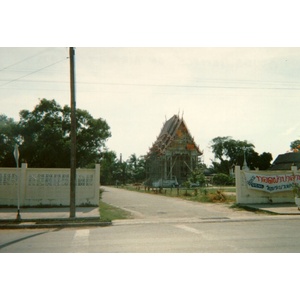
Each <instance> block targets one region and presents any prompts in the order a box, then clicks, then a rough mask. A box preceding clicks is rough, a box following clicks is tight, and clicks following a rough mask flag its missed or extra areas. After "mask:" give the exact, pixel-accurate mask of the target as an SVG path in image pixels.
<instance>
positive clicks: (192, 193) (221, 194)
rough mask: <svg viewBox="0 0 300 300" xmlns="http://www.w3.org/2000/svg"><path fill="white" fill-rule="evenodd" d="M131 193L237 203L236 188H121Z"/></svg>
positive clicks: (129, 186) (128, 186) (127, 186)
mask: <svg viewBox="0 0 300 300" xmlns="http://www.w3.org/2000/svg"><path fill="white" fill-rule="evenodd" d="M121 187H122V188H124V189H127V190H130V191H137V192H141V193H150V194H159V195H165V196H168V197H177V198H182V199H185V200H190V201H195V202H203V203H207V202H212V203H227V204H233V203H235V201H236V193H235V191H236V189H235V187H201V188H163V189H147V188H144V187H137V186H134V185H126V186H121Z"/></svg>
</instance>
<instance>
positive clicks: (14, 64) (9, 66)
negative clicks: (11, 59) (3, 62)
mask: <svg viewBox="0 0 300 300" xmlns="http://www.w3.org/2000/svg"><path fill="white" fill-rule="evenodd" d="M48 51H50V49H45V50H43V51H40V52H38V53H36V54H34V55H31V56H28V57H26V58H24V59H22V60H20V61H18V62H15V63H13V64H11V65H8V66H6V67H4V68H2V69H0V72H1V71H4V70H6V69H9V68H11V67H13V66H16V65H18V64H20V63H22V62H24V61H26V60H29V59H31V58H33V57H36V56H39V55H41V54H42V53H45V52H48Z"/></svg>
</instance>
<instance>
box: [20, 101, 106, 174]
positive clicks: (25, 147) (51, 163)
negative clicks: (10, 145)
mask: <svg viewBox="0 0 300 300" xmlns="http://www.w3.org/2000/svg"><path fill="white" fill-rule="evenodd" d="M70 113H71V109H70V107H68V106H65V107H63V108H61V106H60V105H59V104H58V103H56V101H55V100H46V99H42V100H41V101H40V103H39V104H38V105H37V106H36V107H35V108H34V110H33V111H32V112H30V111H28V110H22V111H21V112H20V122H19V132H20V135H21V136H22V137H23V139H24V142H23V143H22V145H21V146H20V155H21V158H22V159H23V160H25V161H27V163H28V164H29V166H30V167H46V168H47V167H48V168H50V167H53V168H59V167H69V166H70V143H71V141H70V130H71V116H70ZM76 121H77V125H76V127H77V128H76V131H77V133H76V135H77V136H76V148H77V149H76V151H77V153H76V161H77V167H86V166H88V165H91V164H94V163H95V162H98V161H99V159H100V151H101V149H102V148H103V147H104V145H105V141H106V140H107V138H109V137H110V136H111V134H110V131H109V126H108V125H107V123H106V121H105V120H102V119H101V118H100V119H94V118H93V117H92V116H91V115H90V114H89V113H88V112H87V111H85V110H81V109H77V110H76Z"/></svg>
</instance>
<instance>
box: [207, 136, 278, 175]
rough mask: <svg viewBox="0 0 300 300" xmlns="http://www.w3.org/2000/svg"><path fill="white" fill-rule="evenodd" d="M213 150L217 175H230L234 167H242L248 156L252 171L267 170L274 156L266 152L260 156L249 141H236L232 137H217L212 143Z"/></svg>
mask: <svg viewBox="0 0 300 300" xmlns="http://www.w3.org/2000/svg"><path fill="white" fill-rule="evenodd" d="M211 148H212V151H213V153H214V155H215V159H218V160H219V161H214V162H213V167H214V170H215V172H216V173H224V174H229V173H230V172H229V170H230V169H231V168H232V167H233V166H234V165H239V166H242V165H243V163H244V155H245V156H246V161H247V165H248V167H249V168H250V169H255V168H259V169H260V170H266V169H268V168H269V167H270V165H271V161H272V159H273V158H272V154H271V153H266V152H264V153H263V154H261V155H259V154H258V153H257V152H255V151H254V148H255V147H254V145H253V144H252V143H249V142H248V141H239V140H234V139H232V138H231V137H228V136H226V137H216V138H214V139H213V140H212V142H211Z"/></svg>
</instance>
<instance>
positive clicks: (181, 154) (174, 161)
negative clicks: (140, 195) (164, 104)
mask: <svg viewBox="0 0 300 300" xmlns="http://www.w3.org/2000/svg"><path fill="white" fill-rule="evenodd" d="M202 154H203V153H202V152H201V151H200V150H199V147H198V146H197V145H196V143H195V141H194V138H193V137H192V136H191V134H190V132H189V130H188V128H187V126H186V124H185V122H184V120H183V118H180V117H179V116H177V115H174V116H173V117H172V118H171V119H169V120H168V121H166V122H165V123H164V125H163V128H162V130H161V132H160V134H159V136H158V137H157V140H156V141H155V142H154V143H153V145H152V147H151V148H150V149H149V152H148V154H147V155H146V172H147V180H146V182H145V185H146V186H166V187H167V186H175V185H178V184H179V185H180V184H182V183H183V182H185V181H186V180H187V179H188V177H189V175H190V173H191V172H192V171H194V170H195V168H196V167H197V164H198V161H199V157H200V156H201V155H202ZM163 183H165V184H163Z"/></svg>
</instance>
